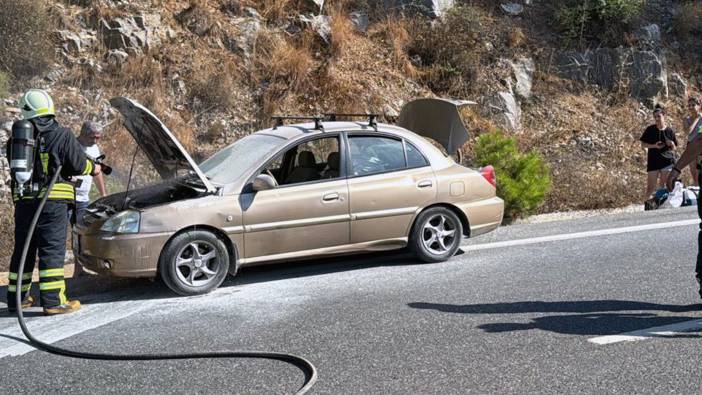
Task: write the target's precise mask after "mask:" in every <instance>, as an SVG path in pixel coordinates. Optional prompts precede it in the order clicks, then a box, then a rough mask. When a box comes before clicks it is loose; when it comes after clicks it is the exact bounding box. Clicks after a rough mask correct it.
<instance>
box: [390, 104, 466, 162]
mask: <svg viewBox="0 0 702 395" xmlns="http://www.w3.org/2000/svg"><path fill="white" fill-rule="evenodd" d="M473 104H477V103H475V102H472V101H467V100H448V99H438V98H423V99H415V100H412V101H411V102H409V103H407V104H405V105H404V106H403V107H402V111H401V112H400V118H399V120H398V121H397V125H398V126H401V127H403V128H405V129H408V130H411V131H413V132H415V133H417V134H418V135H420V136H424V137H429V138H431V139H434V140H436V141H437V142H438V143H439V144H441V145H442V146H443V147H444V148H445V149H446V151H447V152H448V153H449V154H454V153H456V151H458V149H459V148H461V147H462V146H463V144H465V143H466V141H468V139H469V137H470V136H469V134H468V130H467V129H466V127H465V125H463V121H462V120H461V114H459V109H460V108H461V107H463V106H466V105H473Z"/></svg>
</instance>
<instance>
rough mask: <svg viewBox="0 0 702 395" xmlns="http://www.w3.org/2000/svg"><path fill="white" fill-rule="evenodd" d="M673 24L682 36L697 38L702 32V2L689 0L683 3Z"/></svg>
mask: <svg viewBox="0 0 702 395" xmlns="http://www.w3.org/2000/svg"><path fill="white" fill-rule="evenodd" d="M673 26H674V29H675V32H676V33H677V34H678V36H680V37H681V38H697V34H699V33H702V3H700V2H699V1H688V2H687V3H685V4H683V5H681V6H680V11H679V13H678V16H677V18H676V20H675V23H674V24H673Z"/></svg>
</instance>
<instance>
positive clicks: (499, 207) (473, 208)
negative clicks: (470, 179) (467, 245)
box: [457, 197, 505, 237]
mask: <svg viewBox="0 0 702 395" xmlns="http://www.w3.org/2000/svg"><path fill="white" fill-rule="evenodd" d="M457 206H458V207H459V208H460V209H461V210H462V211H463V212H464V213H465V214H466V216H467V217H468V223H469V225H470V237H475V236H479V235H482V234H485V233H488V232H491V231H493V230H495V229H497V228H498V227H499V226H500V224H501V223H502V217H503V215H504V212H505V202H504V201H503V200H502V199H500V198H498V197H494V198H491V199H485V200H479V201H476V202H470V203H463V204H457Z"/></svg>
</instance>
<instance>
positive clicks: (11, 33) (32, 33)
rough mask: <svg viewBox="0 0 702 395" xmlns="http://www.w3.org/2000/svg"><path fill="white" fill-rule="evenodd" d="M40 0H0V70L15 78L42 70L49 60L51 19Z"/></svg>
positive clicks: (53, 25) (34, 74) (32, 75)
mask: <svg viewBox="0 0 702 395" xmlns="http://www.w3.org/2000/svg"><path fill="white" fill-rule="evenodd" d="M47 4H49V3H48V2H46V1H44V0H0V71H4V72H8V73H10V74H12V76H13V77H15V81H19V80H25V79H28V78H31V77H34V76H37V75H40V74H42V73H43V72H45V71H46V70H47V69H48V68H49V66H50V65H51V64H52V63H53V59H54V57H55V51H54V47H53V43H52V41H51V37H52V33H53V31H54V30H55V20H54V18H51V17H49V14H48V7H47Z"/></svg>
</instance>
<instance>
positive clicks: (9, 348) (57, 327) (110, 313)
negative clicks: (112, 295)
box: [0, 301, 158, 358]
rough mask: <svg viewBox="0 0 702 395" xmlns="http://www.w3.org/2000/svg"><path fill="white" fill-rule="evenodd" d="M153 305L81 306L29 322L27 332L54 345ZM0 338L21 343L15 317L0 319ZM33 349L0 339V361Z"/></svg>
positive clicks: (129, 303)
mask: <svg viewBox="0 0 702 395" xmlns="http://www.w3.org/2000/svg"><path fill="white" fill-rule="evenodd" d="M155 303H158V302H157V301H146V302H138V303H136V302H134V301H124V302H111V303H99V304H93V305H86V306H83V308H82V309H81V311H79V312H77V313H74V314H68V315H63V316H61V315H59V316H54V317H37V318H36V319H33V318H29V319H28V320H27V321H28V323H27V324H28V327H29V330H30V331H31V332H32V334H34V335H35V336H36V337H37V338H38V339H39V340H41V341H43V342H45V343H49V344H51V343H55V342H57V341H61V340H63V339H67V338H69V337H71V336H75V335H78V334H80V333H83V332H85V331H88V330H91V329H95V328H98V327H101V326H103V325H107V324H109V323H111V322H114V321H118V320H121V319H123V318H127V317H129V316H131V315H133V314H136V313H138V312H139V311H142V310H144V309H146V308H148V307H150V306H152V305H153V304H155ZM0 334H2V335H8V336H13V337H17V338H20V339H24V338H25V337H24V334H22V331H21V329H20V328H19V325H18V324H17V318H16V317H3V318H2V319H0ZM34 350H35V348H34V347H31V346H29V345H27V344H24V343H19V342H17V341H16V340H13V339H8V338H6V337H2V336H0V358H4V357H8V356H18V355H24V354H26V353H28V352H31V351H34Z"/></svg>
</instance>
